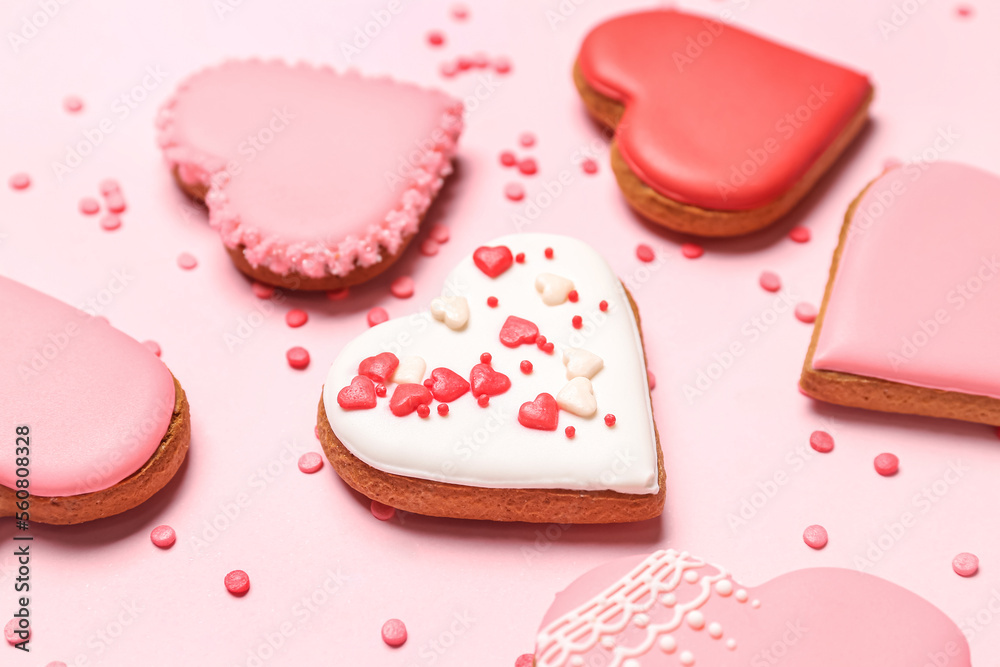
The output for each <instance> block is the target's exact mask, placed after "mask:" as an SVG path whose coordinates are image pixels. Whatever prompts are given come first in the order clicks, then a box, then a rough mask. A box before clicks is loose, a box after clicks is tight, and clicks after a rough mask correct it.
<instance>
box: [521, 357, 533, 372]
mask: <svg viewBox="0 0 1000 667" xmlns="http://www.w3.org/2000/svg"><path fill="white" fill-rule="evenodd" d="M532 370H534V366H532V365H531V362H530V361H528V360H527V359H525V360H524V361H522V362H521V372H522V373H524V374H525V375H528V374H529V373H531V371H532Z"/></svg>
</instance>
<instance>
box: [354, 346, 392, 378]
mask: <svg viewBox="0 0 1000 667" xmlns="http://www.w3.org/2000/svg"><path fill="white" fill-rule="evenodd" d="M398 366H399V359H398V358H397V357H396V355H395V354H393V353H392V352H382V353H381V354H376V355H375V356H374V357H368V358H367V359H365V360H364V361H362V362H361V363H360V364H358V375H364V376H365V377H367V378H371V380H372V381H373V382H382V383H385V382H386V380H388V379H389V378H391V377H392V374H393V373H394V372H395V371H396V368H397V367H398Z"/></svg>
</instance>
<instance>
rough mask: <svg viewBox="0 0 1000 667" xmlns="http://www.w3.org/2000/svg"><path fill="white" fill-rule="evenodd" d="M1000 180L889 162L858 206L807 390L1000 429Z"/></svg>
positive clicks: (966, 170) (821, 321)
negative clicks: (999, 197)
mask: <svg viewBox="0 0 1000 667" xmlns="http://www.w3.org/2000/svg"><path fill="white" fill-rule="evenodd" d="M997 188H1000V178H998V177H997V176H996V175H994V174H991V173H989V172H986V171H983V170H981V169H978V168H976V167H971V166H968V165H963V164H958V163H953V162H933V163H914V164H907V165H903V166H900V167H896V168H893V169H889V170H888V171H886V172H885V173H883V174H882V175H881V176H879V177H878V178H876V179H875V180H874V181H872V182H871V183H870V184H869V185H868V186H867V187H866V188H865V189H864V190H863V191H862V192H861V194H859V195H858V197H857V198H856V199H855V200H854V201H853V202H852V203H851V205H850V207H849V208H848V210H847V214H846V216H845V218H844V225H843V227H842V228H841V233H840V243H839V245H838V246H837V250H836V252H835V253H834V257H833V267H832V268H831V269H830V280H829V282H828V283H827V287H826V295H825V297H824V298H823V306H822V308H821V310H820V314H819V317H817V319H816V325H815V326H816V328H815V330H814V331H813V338H812V343H811V344H810V346H809V352H808V353H807V356H806V360H805V364H804V367H803V370H802V377H801V380H800V386H801V387H802V390H803V391H804V392H805V393H806V394H808V395H810V396H813V397H814V398H818V399H821V400H824V401H829V402H831V403H838V404H840V405H849V406H853V407H861V408H868V409H871V410H882V411H886V412H902V413H906V414H917V415H928V416H932V417H949V418H952V419H962V420H965V421H972V422H981V423H984V424H992V425H994V426H997V425H1000V356H998V355H997V337H996V335H995V334H996V332H997V331H998V330H1000V225H997V220H996V204H995V202H994V199H995V193H996V191H997Z"/></svg>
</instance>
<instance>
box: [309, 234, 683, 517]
mask: <svg viewBox="0 0 1000 667" xmlns="http://www.w3.org/2000/svg"><path fill="white" fill-rule="evenodd" d="M485 247H487V248H493V249H496V248H501V247H502V248H505V249H506V250H507V251H508V252H509V253H510V254H512V255H521V254H523V255H524V260H525V261H523V262H514V263H513V264H511V265H510V266H508V267H507V268H506V270H504V271H503V272H502V273H499V274H498V275H497V276H496V277H492V276H491V275H489V274H488V273H486V272H484V271H483V270H482V268H481V267H480V263H481V262H482V256H481V255H482V253H481V252H480V251H478V250H477V251H476V252H473V253H470V254H469V255H468V256H467V257H465V258H464V259H463V260H462V261H461V262H460V263H459V265H458V267H457V268H455V269H454V271H453V272H452V273H451V274H450V275H449V276H448V277H447V279H446V280H445V282H444V284H445V285H447V287H448V292H447V294H446V295H444V296H441V297H434V298H429V297H428V304H427V305H428V306H429V311H428V312H423V313H419V314H416V315H409V316H407V317H401V318H398V319H394V320H389V321H387V322H384V323H382V324H380V325H379V326H377V327H374V328H371V329H368V330H366V331H365V332H364V333H362V334H361V335H360V336H358V337H357V338H355V339H354V340H352V341H349V342H348V343H346V344H345V345H343V347H342V348H341V349H340V352H339V353H338V355H337V358H336V361H334V363H333V364H332V365H331V367H330V371H329V373H328V374H327V377H326V382H325V385H324V386H325V391H324V394H323V398H322V402H321V404H320V406H319V411H318V415H317V429H318V433H319V438H320V442H321V443H322V444H323V449H324V451H325V452H326V455H327V458H329V460H330V462H331V463H332V465H333V467H334V469H335V470H336V471H337V473H338V474H339V475H340V476H341V477H342V478H343V479H344V481H345V482H347V483H348V484H349V485H350V486H352V487H353V488H355V489H356V490H358V491H359V492H360V493H363V494H365V495H366V496H368V497H369V498H372V499H373V500H377V501H379V502H381V503H383V504H386V505H390V506H392V507H395V508H398V509H402V510H406V511H408V512H416V513H419V514H428V515H433V516H445V517H456V518H467V519H489V520H494V521H533V522H553V521H557V522H564V523H609V522H623V521H639V520H642V519H648V518H651V517H655V516H658V515H659V514H660V513H661V512H662V509H663V498H664V493H665V487H664V479H665V475H664V472H663V466H662V456H661V454H660V447H659V443H658V441H657V436H656V429H655V425H654V423H653V417H652V408H651V406H650V398H649V384H648V375H647V372H646V363H645V356H644V352H643V348H642V335H641V331H640V328H639V322H638V319H637V317H636V310H635V304H634V303H633V302H632V301H631V299H630V297H629V295H628V292H627V291H626V290H625V288H624V287H623V286H622V284H621V283H620V282H619V280H618V279H617V278H616V277H615V274H614V273H613V272H612V271H611V269H610V267H609V266H608V264H607V262H605V261H604V259H603V258H602V257H601V256H600V255H599V254H598V253H597V252H596V251H595V250H594V249H593V248H590V247H589V246H587V245H586V244H585V243H583V242H582V241H579V240H577V239H573V238H568V237H564V236H554V235H549V234H518V235H512V236H507V237H504V238H501V239H497V240H496V241H494V242H493V243H490V244H487V245H486V246H485ZM477 254H479V255H480V256H479V257H478V258H477V256H476V255H477ZM477 259H478V260H479V261H477ZM570 288H571V289H570ZM570 292H572V295H571V294H570ZM489 297H495V299H496V300H495V301H494V300H491V299H489ZM491 304H492V305H491ZM514 313H516V315H515V314H514ZM582 318H586V322H587V326H586V327H580V328H578V327H577V326H576V325H575V323H574V320H576V319H582ZM539 329H541V330H542V331H544V332H545V334H546V337H542V336H541V335H540V334H539ZM504 343H507V344H512V345H514V347H509V346H508V345H507V344H504ZM382 350H392V351H393V353H394V354H395V355H398V357H399V365H398V367H397V368H396V370H395V372H394V373H393V375H392V377H390V378H388V379H387V381H386V382H385V383H384V385H385V389H386V391H387V393H388V395H390V396H391V397H392V398H391V399H390V400H389V401H379V403H378V405H376V406H375V408H374V409H370V410H349V409H345V408H344V407H342V406H341V405H340V404H339V403H338V400H337V391H338V390H339V389H340V388H341V387H345V386H347V385H349V384H350V383H351V381H352V380H353V379H354V378H355V377H356V376H357V375H358V369H359V366H358V364H359V361H361V360H368V359H369V358H372V357H373V356H374V358H375V359H378V358H379V355H377V353H379V352H381V351H382ZM366 366H367V365H366ZM429 369H433V370H431V371H430V375H429V376H428V375H427V371H428V370H429ZM553 397H556V398H553ZM526 401H527V403H525V402H526ZM413 412H416V413H417V416H419V419H418V418H415V416H414V415H413V414H412V413H413ZM605 415H609V417H608V418H607V419H605V418H604V416H605ZM610 415H614V417H610ZM612 424H613V426H612ZM623 461H627V462H628V464H627V465H623V464H622V462H623Z"/></svg>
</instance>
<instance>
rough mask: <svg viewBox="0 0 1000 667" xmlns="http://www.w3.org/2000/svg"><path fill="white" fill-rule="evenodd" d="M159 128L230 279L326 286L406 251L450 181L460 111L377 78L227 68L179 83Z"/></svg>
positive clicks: (377, 269)
mask: <svg viewBox="0 0 1000 667" xmlns="http://www.w3.org/2000/svg"><path fill="white" fill-rule="evenodd" d="M157 125H158V128H159V143H160V146H161V148H162V149H163V155H164V157H165V158H166V161H167V164H168V165H169V167H170V169H171V170H172V171H173V174H174V177H175V179H176V180H177V182H178V184H179V185H180V186H181V188H182V189H183V190H184V191H185V192H187V193H188V194H189V195H191V196H192V197H194V198H196V199H199V200H204V202H205V204H206V205H207V206H208V210H209V223H210V224H211V225H212V227H214V228H215V229H217V230H218V231H219V233H220V234H221V235H222V241H223V243H224V244H225V246H226V248H227V249H228V251H229V255H230V257H231V258H232V260H233V262H234V263H235V264H236V267H237V268H238V269H240V270H241V271H243V273H245V274H247V275H248V276H250V277H252V278H254V279H255V280H258V281H261V282H265V283H268V284H272V285H277V286H282V287H289V288H292V289H303V290H328V289H336V288H340V287H345V286H348V285H352V284H356V283H359V282H363V281H365V280H368V279H370V278H372V277H373V276H375V275H377V274H379V273H381V272H382V271H384V270H385V269H386V268H388V267H389V266H390V265H391V264H392V263H393V262H394V261H395V260H396V259H397V258H398V257H399V255H400V253H402V252H403V250H404V249H405V248H406V245H407V244H408V243H409V242H410V240H411V239H412V238H413V235H414V234H415V233H416V231H417V227H418V225H419V224H420V220H421V219H422V217H423V215H424V213H425V212H426V211H427V208H428V207H429V206H430V204H431V201H432V200H433V199H434V197H435V195H436V194H437V192H438V190H439V189H440V188H441V184H442V182H443V179H444V178H445V177H446V176H447V175H448V174H449V173H451V162H450V161H451V157H452V155H453V154H454V152H455V144H456V142H457V141H458V136H459V134H460V133H461V130H462V105H461V103H460V102H458V101H457V100H454V99H452V98H450V97H448V96H447V95H444V94H443V93H439V92H435V91H431V90H425V89H422V88H418V87H417V86H414V85H410V84H403V83H399V82H396V81H392V80H390V79H388V78H379V79H374V78H365V77H362V76H360V75H358V74H357V73H353V72H349V73H345V74H340V73H337V72H335V71H333V70H332V69H330V68H329V67H312V66H309V65H305V64H299V65H294V66H292V65H287V64H285V63H282V62H277V61H274V62H262V61H258V60H249V61H233V62H226V63H224V64H222V65H220V66H218V67H214V68H210V69H205V70H203V71H201V72H199V73H197V74H195V75H193V76H191V77H189V78H188V79H187V80H185V81H184V82H183V83H182V84H181V85H180V87H179V88H178V90H177V92H176V94H175V95H174V96H173V97H172V98H171V99H170V100H169V101H168V102H167V103H166V104H165V105H164V106H163V108H162V109H161V110H160V114H159V117H158V119H157Z"/></svg>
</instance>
